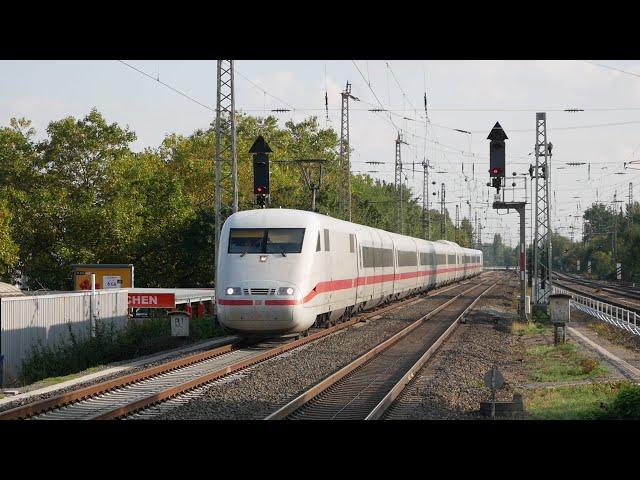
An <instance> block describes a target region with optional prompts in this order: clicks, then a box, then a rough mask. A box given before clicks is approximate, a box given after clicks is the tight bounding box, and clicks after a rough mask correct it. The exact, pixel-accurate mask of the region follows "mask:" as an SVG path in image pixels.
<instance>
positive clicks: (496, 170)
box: [491, 167, 500, 175]
mask: <svg viewBox="0 0 640 480" xmlns="http://www.w3.org/2000/svg"><path fill="white" fill-rule="evenodd" d="M491 173H493V174H494V175H497V174H498V173H500V169H499V168H496V167H494V168H492V169H491Z"/></svg>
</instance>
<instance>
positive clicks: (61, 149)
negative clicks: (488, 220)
mask: <svg viewBox="0 0 640 480" xmlns="http://www.w3.org/2000/svg"><path fill="white" fill-rule="evenodd" d="M236 130H237V157H238V185H239V194H238V196H239V203H240V208H241V209H250V208H254V207H255V204H254V195H253V181H252V176H253V172H252V158H251V155H250V154H249V148H250V147H251V145H252V143H253V141H254V140H255V138H256V137H257V135H259V134H262V135H263V136H264V137H265V139H267V141H268V143H269V145H270V146H271V148H272V150H273V154H272V155H271V159H272V162H271V191H272V194H271V206H272V207H275V208H277V207H283V208H297V209H308V208H309V206H310V203H311V193H310V191H309V190H308V189H307V188H306V187H305V185H304V182H303V177H302V172H301V170H300V167H299V166H298V165H295V164H292V163H290V162H279V160H293V159H299V158H323V159H326V160H328V162H327V164H326V166H325V168H324V170H323V187H322V189H321V190H320V192H319V194H318V198H317V209H318V211H319V212H320V213H327V214H329V215H332V216H336V215H337V211H338V203H339V199H338V188H337V185H338V170H337V152H338V147H339V137H338V134H337V133H336V132H335V131H334V130H332V129H323V128H321V126H320V125H319V123H318V121H317V119H316V118H315V117H313V118H309V119H305V120H303V121H301V122H299V123H294V122H291V121H289V122H287V123H286V124H285V125H284V127H280V126H279V125H278V122H277V120H276V118H274V117H266V118H258V117H252V116H248V115H243V114H238V115H237V127H236ZM46 132H47V135H48V136H47V138H46V139H44V140H41V141H35V140H34V135H35V131H34V130H33V128H31V124H30V122H29V121H27V120H24V119H20V120H15V119H12V120H11V121H10V125H9V126H8V127H5V128H0V160H1V161H0V183H1V184H2V185H3V189H2V191H0V275H2V273H3V270H6V272H7V275H6V276H17V275H18V274H19V273H20V274H24V275H26V276H27V277H28V284H29V286H30V287H31V288H41V287H46V288H49V289H69V288H71V281H70V278H71V265H72V264H74V263H133V264H134V265H135V267H136V285H137V286H143V287H144V286H147V287H160V286H165V287H167V286H171V287H211V286H212V285H213V279H214V264H213V260H214V191H215V189H214V182H215V150H216V145H215V142H216V140H215V132H214V131H213V129H207V130H197V131H195V132H193V133H192V134H191V135H188V136H184V135H177V134H170V135H167V136H166V137H165V139H164V140H163V142H162V144H161V145H159V146H158V147H157V148H147V149H146V150H144V151H142V152H137V153H136V152H133V151H132V150H131V148H130V145H131V143H132V142H133V141H134V140H135V139H136V136H135V133H133V132H132V131H130V130H129V129H128V128H123V127H121V126H119V125H118V124H116V123H108V122H107V121H106V120H105V118H104V117H103V116H102V115H101V114H100V113H99V112H98V111H97V110H96V109H93V110H91V111H90V112H89V114H88V115H86V116H85V117H84V118H82V119H75V118H73V117H67V118H63V119H61V120H57V121H53V122H51V123H50V124H49V125H48V127H47V130H46ZM228 174H229V171H228V166H225V167H224V169H223V178H228V176H229V175H228ZM5 186H6V188H5ZM229 192H230V189H228V188H227V189H225V191H224V192H223V205H224V204H229V203H230V202H229V200H230V198H229V195H230V193H229ZM352 192H353V199H352V205H353V208H352V219H353V221H354V222H357V223H361V224H365V225H370V226H373V227H377V228H382V229H385V230H390V231H399V227H398V225H397V224H396V218H397V213H396V212H397V200H396V199H397V192H396V191H395V189H394V186H393V185H392V184H386V183H385V182H380V181H377V180H374V179H372V178H371V177H369V176H368V175H353V176H352ZM403 198H404V199H405V202H404V212H405V215H404V218H405V222H404V229H403V231H404V233H405V234H407V235H412V236H422V235H423V232H422V206H421V204H419V203H418V201H417V200H415V198H414V195H413V193H412V192H411V191H410V190H409V189H407V188H406V187H405V189H404V191H403ZM1 202H5V203H4V204H3V203H1ZM3 205H4V206H3ZM9 212H10V214H9ZM222 213H223V219H224V218H226V217H227V216H228V215H229V214H230V213H231V212H230V211H228V210H227V211H223V212H222ZM429 213H430V219H431V222H430V223H431V238H433V239H437V238H440V214H439V212H437V211H435V210H431V212H429ZM445 224H446V238H447V239H448V240H454V239H455V238H456V232H455V228H454V225H453V223H452V222H451V219H450V218H449V216H448V214H447V216H446V218H445ZM457 233H458V235H457V237H458V240H459V243H460V244H461V245H463V246H470V239H471V235H472V233H473V232H472V228H471V224H470V222H469V221H468V219H463V220H462V222H461V227H460V229H459V231H458V232H457Z"/></svg>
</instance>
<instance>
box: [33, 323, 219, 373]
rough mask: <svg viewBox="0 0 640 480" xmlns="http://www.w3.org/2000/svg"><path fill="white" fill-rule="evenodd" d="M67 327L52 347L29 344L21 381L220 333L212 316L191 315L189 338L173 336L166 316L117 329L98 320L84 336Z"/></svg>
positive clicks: (129, 356)
mask: <svg viewBox="0 0 640 480" xmlns="http://www.w3.org/2000/svg"><path fill="white" fill-rule="evenodd" d="M68 327H69V339H70V341H69V342H65V343H61V344H59V345H56V346H55V347H49V346H46V345H42V344H41V343H40V344H38V345H37V346H34V347H33V348H32V350H31V355H30V356H29V357H28V358H27V359H26V360H25V361H24V362H23V364H22V380H23V382H24V383H33V382H36V381H38V380H42V379H43V378H49V377H56V376H62V375H69V374H72V373H76V372H81V371H83V370H86V369H87V368H91V367H95V366H97V365H102V364H105V363H110V362H117V361H120V360H127V359H131V358H135V357H139V356H142V355H148V354H151V353H155V352H158V351H160V350H166V349H169V348H174V347H179V346H181V345H184V344H186V343H191V342H194V341H197V340H203V339H207V338H212V337H217V336H220V335H222V334H223V331H222V328H221V327H220V326H218V325H216V324H214V321H213V319H212V318H211V317H203V318H192V319H191V321H190V322H189V337H188V338H179V337H172V336H171V324H170V323H169V319H168V318H149V319H145V320H144V321H142V322H138V321H134V320H130V321H129V323H128V325H127V326H126V327H125V328H123V329H121V330H116V329H115V328H114V326H113V324H103V323H98V325H97V326H96V335H95V337H87V338H78V337H77V336H76V335H75V334H74V333H73V330H72V329H71V324H69V326H68Z"/></svg>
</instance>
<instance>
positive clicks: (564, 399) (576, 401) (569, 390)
mask: <svg viewBox="0 0 640 480" xmlns="http://www.w3.org/2000/svg"><path fill="white" fill-rule="evenodd" d="M628 387H629V383H628V382H617V383H592V384H586V385H572V386H562V387H554V388H543V389H537V390H532V391H529V392H527V396H526V399H525V401H526V410H527V413H528V414H529V415H530V417H531V418H532V419H535V420H598V419H604V418H608V417H609V413H608V410H607V409H605V408H603V407H602V406H601V405H603V404H604V405H610V404H611V403H613V402H614V400H615V399H616V397H617V395H618V394H619V393H620V392H621V391H622V390H623V389H625V388H628Z"/></svg>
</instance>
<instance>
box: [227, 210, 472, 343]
mask: <svg viewBox="0 0 640 480" xmlns="http://www.w3.org/2000/svg"><path fill="white" fill-rule="evenodd" d="M482 260H483V259H482V252H481V251H479V250H472V249H468V248H462V247H460V246H459V245H457V244H456V243H453V242H449V241H446V240H439V241H435V242H430V241H426V240H422V239H418V238H413V237H408V236H405V235H398V234H395V233H390V232H387V231H384V230H379V229H376V228H371V227H366V226H363V225H358V224H355V223H350V222H345V221H342V220H338V219H335V218H331V217H328V216H326V215H320V214H317V213H313V212H307V211H301V210H290V209H261V210H247V211H242V212H238V213H235V214H233V215H231V216H230V217H229V218H228V219H227V221H226V222H225V224H224V226H223V228H222V231H221V235H220V248H219V251H218V259H217V275H216V276H217V285H216V303H217V313H218V319H219V321H220V323H222V325H224V326H225V327H226V328H228V329H229V330H231V331H234V332H237V333H240V334H247V335H249V334H274V333H277V334H287V333H300V332H305V331H306V330H308V329H309V328H310V327H311V326H312V325H314V324H316V325H318V326H325V325H330V324H333V323H335V322H338V321H341V320H344V319H346V318H348V317H350V316H351V315H352V314H353V313H356V312H359V311H362V310H365V309H368V308H372V307H375V306H377V305H379V304H381V303H384V302H389V301H393V300H397V299H400V298H403V297H406V296H408V295H411V294H414V293H418V292H422V291H426V290H429V289H432V288H435V287H439V286H442V285H445V284H448V283H452V282H456V281H460V280H463V279H465V278H470V277H472V276H475V275H478V274H479V273H481V272H482Z"/></svg>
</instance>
